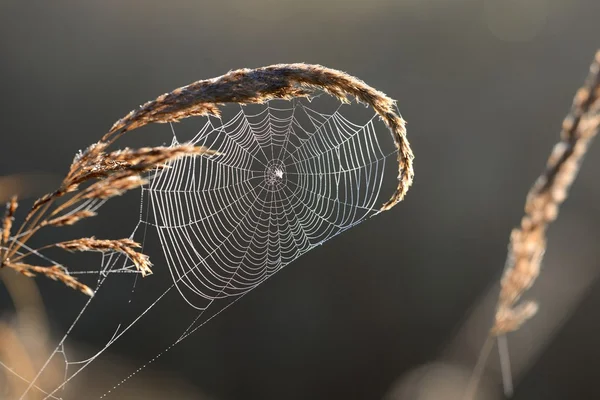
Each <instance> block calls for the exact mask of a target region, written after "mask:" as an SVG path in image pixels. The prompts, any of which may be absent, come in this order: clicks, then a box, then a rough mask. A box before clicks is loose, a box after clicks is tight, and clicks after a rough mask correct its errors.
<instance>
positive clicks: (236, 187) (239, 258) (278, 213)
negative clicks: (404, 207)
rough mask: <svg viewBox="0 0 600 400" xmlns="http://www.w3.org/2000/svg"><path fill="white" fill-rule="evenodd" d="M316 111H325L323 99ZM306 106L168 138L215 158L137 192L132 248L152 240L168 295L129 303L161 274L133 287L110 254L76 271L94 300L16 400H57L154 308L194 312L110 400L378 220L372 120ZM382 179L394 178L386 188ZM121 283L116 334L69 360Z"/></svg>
mask: <svg viewBox="0 0 600 400" xmlns="http://www.w3.org/2000/svg"><path fill="white" fill-rule="evenodd" d="M317 100H319V101H321V102H322V103H323V104H325V107H326V106H327V105H328V103H327V100H322V99H321V98H318V99H317ZM314 103H315V100H314V99H313V101H308V100H304V99H294V100H292V101H282V100H275V101H271V102H269V103H267V104H265V105H259V106H258V105H253V106H245V107H241V106H229V107H228V109H229V115H227V116H226V117H223V118H222V119H219V118H214V117H208V118H205V121H204V124H203V125H202V127H201V129H200V130H199V131H197V132H196V133H195V135H194V136H193V137H191V138H190V139H188V140H184V139H183V136H185V134H184V133H181V132H177V133H176V132H175V130H173V137H172V145H175V144H179V143H182V142H191V143H193V144H196V145H202V146H207V147H209V148H211V149H213V150H217V151H218V152H219V154H217V155H213V156H210V157H197V158H183V159H180V160H178V161H175V162H173V163H171V164H170V165H169V166H168V168H165V169H163V170H160V171H155V172H154V173H153V174H152V176H151V183H150V184H149V186H148V187H144V188H142V191H141V205H140V216H139V220H138V222H137V224H136V226H135V229H134V231H133V233H132V234H131V237H132V238H136V239H137V240H140V241H141V242H142V243H145V242H146V239H147V237H148V235H149V233H150V232H156V234H157V236H158V242H159V244H160V248H161V249H162V252H163V254H164V259H165V261H166V265H167V266H168V271H169V273H170V278H171V279H170V283H169V285H168V287H167V288H166V289H164V290H160V291H159V292H154V294H151V295H148V294H147V293H145V294H144V295H142V296H139V297H141V298H142V299H141V300H139V299H137V298H136V297H138V296H134V295H136V294H138V293H137V292H139V291H140V288H141V287H144V285H145V284H146V282H148V280H152V279H153V278H155V279H156V278H157V276H156V275H158V274H159V273H160V271H157V269H159V268H161V266H162V265H161V264H162V263H160V264H159V263H155V264H156V265H155V267H154V271H155V274H154V275H153V276H151V277H149V278H147V279H146V280H144V281H143V282H141V281H139V280H138V279H137V278H138V273H137V271H136V269H135V267H134V266H133V265H131V263H130V262H129V261H128V260H126V259H124V258H123V257H122V256H120V255H119V254H106V255H103V256H102V262H101V268H100V270H96V271H94V270H87V271H74V272H73V274H74V275H75V274H80V275H83V276H85V275H91V276H92V277H93V276H95V277H96V279H97V281H96V284H95V287H96V293H97V295H96V296H95V297H94V298H93V299H89V300H88V301H87V302H86V303H85V304H84V305H83V306H82V307H81V309H80V311H79V312H78V313H77V316H76V317H75V319H74V321H73V322H72V324H71V325H70V327H69V329H68V330H67V332H66V334H65V335H64V336H63V338H62V339H61V340H60V341H59V343H58V345H57V346H56V348H55V349H54V351H53V352H52V353H51V355H50V357H49V358H48V360H47V362H46V363H45V364H44V365H43V367H42V368H41V369H40V371H39V373H38V374H37V376H36V377H35V378H34V379H33V380H30V381H29V387H28V389H27V390H26V391H25V392H24V393H23V395H22V396H21V399H25V398H27V397H26V395H27V393H28V392H29V391H34V390H38V391H39V392H41V393H43V394H44V395H45V396H46V397H45V398H52V399H55V398H61V393H62V392H63V390H64V388H65V386H66V384H67V383H68V382H70V381H72V380H73V379H74V378H76V377H77V376H78V375H80V373H82V372H83V371H84V369H86V368H87V367H88V366H89V365H90V364H92V363H93V362H94V361H95V360H96V359H97V358H98V357H100V355H102V354H103V353H104V352H105V351H106V350H107V349H108V348H109V347H111V346H112V345H113V344H114V343H116V342H117V341H118V340H119V339H120V338H121V337H123V336H124V335H125V334H126V333H129V334H130V335H131V334H132V333H131V332H130V331H131V330H132V329H133V328H134V327H135V326H137V325H139V323H140V321H141V320H142V318H143V317H144V316H145V315H147V314H148V313H149V312H150V311H151V310H153V309H157V308H160V307H159V303H161V302H164V301H166V300H165V299H167V297H171V300H173V298H175V299H177V300H178V301H180V302H181V300H182V299H183V300H184V301H185V302H186V303H187V305H189V307H187V309H188V310H189V311H191V312H190V313H189V314H190V317H189V319H188V322H187V323H186V324H185V326H184V327H183V328H182V329H180V330H179V332H182V333H180V334H178V336H176V340H175V341H174V342H170V344H168V345H167V346H166V348H164V350H162V351H160V352H159V353H158V354H157V355H156V356H155V357H153V358H152V359H151V360H150V361H149V362H147V363H146V364H144V365H142V366H141V367H140V368H138V369H137V370H136V371H134V372H133V373H132V374H130V375H129V376H127V377H125V379H122V380H121V382H119V383H118V384H117V385H115V386H114V387H113V388H112V389H110V390H108V391H107V392H105V393H104V394H102V395H101V396H100V398H104V397H108V396H109V395H111V394H112V393H113V391H114V389H116V388H117V387H119V386H121V385H122V384H124V383H125V382H126V381H128V380H129V379H130V378H131V377H133V376H134V375H136V374H137V373H138V372H139V371H141V370H142V369H144V368H145V367H146V366H147V365H149V364H150V363H152V362H154V361H155V360H156V359H158V358H159V357H161V356H162V355H163V354H164V353H165V352H167V351H169V350H170V349H172V348H173V347H174V346H176V345H177V344H179V343H180V342H182V341H183V340H184V339H186V338H187V337H189V336H190V335H191V334H192V333H194V332H195V331H196V330H198V329H199V328H200V327H202V326H203V325H204V324H205V323H207V322H208V321H209V320H210V319H212V318H213V317H214V316H216V315H218V314H219V313H220V312H222V311H223V310H224V309H226V308H228V307H229V306H230V305H232V304H233V303H234V302H236V301H237V300H239V299H240V298H241V297H243V296H244V295H245V294H247V293H249V292H250V291H251V290H252V289H254V288H256V287H257V286H259V285H260V284H261V283H263V282H264V281H265V280H267V279H269V278H270V277H271V276H273V274H275V273H276V272H277V271H279V270H280V269H282V268H283V267H285V266H286V265H288V264H290V263H291V262H293V261H295V260H296V259H298V258H299V257H300V256H302V255H303V254H305V253H307V252H308V251H310V250H312V249H313V248H315V247H316V246H319V245H321V244H323V243H324V242H326V241H327V240H329V239H331V238H333V237H335V236H336V235H338V234H340V233H342V232H344V231H346V230H347V229H350V228H352V227H353V226H355V225H357V224H359V223H361V222H362V221H364V220H365V219H367V218H369V217H372V216H374V215H376V214H378V213H379V212H381V211H380V207H381V205H382V204H383V203H384V202H385V201H386V200H387V199H388V197H389V194H390V193H392V191H393V188H394V187H395V184H396V181H395V175H394V172H395V171H396V169H397V165H396V164H395V158H396V155H397V151H396V149H395V146H394V145H393V141H392V138H391V136H390V134H389V131H388V130H387V128H386V127H385V125H384V124H383V122H381V121H380V120H379V118H378V117H377V116H376V114H374V113H373V112H371V111H370V110H369V111H367V109H365V108H363V107H360V106H358V105H356V104H354V105H348V106H347V105H337V104H336V105H335V107H331V104H329V107H330V108H332V111H331V112H329V113H322V112H318V111H316V109H315V108H316V107H315V105H314ZM345 110H350V111H351V112H344V111H345ZM347 115H352V119H353V120H357V119H358V120H359V122H360V123H359V124H357V123H355V122H352V121H351V120H350V119H349V118H348V117H347ZM386 171H388V172H391V173H390V174H389V175H390V176H389V177H387V178H388V179H387V180H385V179H384V178H385V177H386V173H385V172H386ZM384 188H385V190H382V189H384ZM101 205H102V204H100V203H93V204H89V205H87V206H86V207H93V208H94V209H96V208H98V207H100V206H101ZM25 249H26V250H27V247H25ZM121 274H130V276H132V277H133V280H129V282H130V283H129V285H131V286H130V288H131V290H130V291H129V295H128V299H127V300H125V299H121V301H122V302H124V303H125V304H120V305H119V307H122V308H123V311H122V313H121V314H120V315H121V316H120V317H119V318H120V320H119V321H118V323H117V324H116V328H115V326H114V325H113V327H112V328H108V327H105V328H106V329H108V330H107V331H106V332H108V336H107V337H108V338H109V339H108V340H106V341H105V344H104V345H103V346H101V347H100V348H99V349H97V350H94V351H93V352H92V353H91V355H90V356H89V357H80V358H78V359H76V360H74V359H72V358H71V357H67V353H68V351H67V350H68V345H67V339H68V338H69V337H70V335H71V334H72V331H73V330H74V329H75V328H76V327H77V326H78V324H80V323H82V322H81V321H82V319H84V318H85V315H86V314H89V313H91V312H92V311H91V310H89V308H91V307H92V304H93V302H94V301H97V300H96V299H97V298H98V297H100V296H99V295H103V294H104V293H105V292H106V291H107V290H109V289H107V290H104V289H103V287H106V286H110V285H111V283H109V281H108V279H109V278H111V277H112V276H117V277H118V276H123V275H121ZM111 279H112V278H111ZM163 281H164V279H163ZM117 285H118V284H117ZM120 286H121V287H122V286H123V285H120ZM110 290H111V291H112V290H114V286H113V289H110ZM157 293H160V294H159V295H158V296H156V294H157ZM174 295H175V296H174ZM134 304H135V305H137V308H136V306H134ZM129 308H130V311H129V312H128V311H126V310H127V309H129ZM56 357H59V358H61V359H62V360H64V366H65V369H64V380H63V382H62V383H60V384H59V385H58V386H57V387H55V388H52V389H47V388H41V387H39V386H38V382H37V381H38V379H39V378H40V376H41V375H42V373H43V372H44V370H45V369H46V368H47V367H48V365H49V364H50V362H51V360H53V359H55V358H56ZM2 365H4V364H2ZM4 366H5V365H4ZM10 372H11V373H13V374H15V375H16V374H17V373H18V371H13V370H10ZM22 379H23V380H25V379H24V378H22Z"/></svg>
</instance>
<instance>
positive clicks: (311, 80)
mask: <svg viewBox="0 0 600 400" xmlns="http://www.w3.org/2000/svg"><path fill="white" fill-rule="evenodd" d="M319 90H322V91H325V92H326V93H329V94H330V95H332V96H334V97H336V98H338V99H339V100H340V101H342V102H348V97H354V98H356V99H357V100H358V101H359V102H361V103H364V104H368V105H369V106H371V107H372V108H373V109H374V110H375V112H377V114H378V115H379V116H380V117H381V118H382V120H383V121H384V122H385V124H386V125H387V126H388V128H389V129H390V131H391V134H392V137H393V139H394V143H395V145H396V147H397V149H398V186H397V188H396V191H395V192H394V194H393V195H392V196H391V198H390V199H389V200H388V201H387V202H386V203H385V204H384V205H383V207H382V209H383V210H388V209H390V208H392V207H393V206H394V205H395V204H396V203H398V202H399V201H401V200H402V199H403V198H404V196H405V194H406V192H407V191H408V189H409V187H410V186H411V184H412V180H413V176H414V172H413V158H414V156H413V153H412V150H411V148H410V145H409V143H408V140H407V138H406V128H405V121H404V119H402V117H400V116H399V115H398V114H397V113H396V111H395V101H394V100H392V99H391V98H389V97H388V96H386V95H385V94H384V93H382V92H380V91H378V90H375V89H373V88H372V87H370V86H369V85H367V84H366V83H365V82H363V81H361V80H360V79H357V78H355V77H353V76H351V75H348V74H346V73H344V72H341V71H337V70H335V69H331V68H326V67H323V66H321V65H310V64H302V63H298V64H276V65H271V66H268V67H263V68H257V69H239V70H235V71H231V72H229V73H227V74H225V75H223V76H220V77H218V78H213V79H207V80H202V81H197V82H194V83H191V84H189V85H187V86H183V87H180V88H178V89H175V90H174V91H172V92H170V93H165V94H163V95H161V96H159V97H157V98H156V99H155V100H152V101H149V102H147V103H145V104H143V105H142V106H140V107H139V108H138V109H137V110H133V111H131V112H130V113H129V114H127V115H126V116H125V117H123V118H122V119H120V120H119V121H117V122H116V123H115V124H114V125H113V126H112V128H111V129H110V131H109V132H108V133H107V134H106V135H105V136H104V137H103V139H102V140H103V141H106V142H109V141H112V140H114V139H115V138H117V137H119V136H120V135H121V134H123V133H125V132H127V131H130V130H133V129H136V128H139V127H141V126H144V125H146V124H149V123H154V122H159V123H165V122H175V121H179V120H181V119H184V118H188V117H191V116H200V115H214V116H218V115H219V106H220V105H221V104H224V103H239V104H252V103H265V102H267V101H269V100H272V99H291V98H294V97H309V96H311V95H313V94H314V93H315V92H316V91H319Z"/></svg>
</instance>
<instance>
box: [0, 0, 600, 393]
mask: <svg viewBox="0 0 600 400" xmlns="http://www.w3.org/2000/svg"><path fill="white" fill-rule="evenodd" d="M599 17H600V2H598V1H597V0H485V1H484V0H477V1H476V0H337V1H336V0H304V1H292V0H278V1H274V0H223V1H192V0H188V1H184V0H172V1H168V2H165V1H154V0H150V1H131V0H127V1H123V0H105V1H85V2H81V1H52V2H47V1H29V2H24V1H13V0H8V1H7V0H2V1H1V2H0V87H1V88H2V95H1V96H0V104H1V105H0V132H1V133H0V134H1V137H2V141H1V142H0V175H2V176H4V177H5V178H3V179H2V180H0V184H1V187H0V197H2V199H3V200H5V199H6V198H7V197H8V196H9V195H10V194H11V192H13V191H17V192H18V193H21V194H22V195H23V196H24V197H25V198H29V200H30V201H31V200H32V198H33V197H35V196H36V195H39V194H41V193H43V192H44V191H45V190H48V189H51V188H52V187H53V185H55V184H56V183H58V182H59V181H60V178H61V176H62V175H63V174H64V172H65V171H66V169H67V167H68V165H69V163H70V161H71V160H72V157H73V155H74V154H75V152H76V151H77V150H79V149H81V148H84V147H86V146H87V145H88V144H90V143H92V142H93V141H95V140H97V138H99V137H100V135H101V134H102V133H103V132H105V131H106V130H107V128H108V127H110V125H111V124H112V122H113V121H114V120H116V119H117V118H119V117H121V116H122V115H124V114H125V113H126V112H128V111H129V110H130V109H132V108H133V107H135V106H136V105H138V104H141V103H142V102H144V101H146V100H149V99H151V98H154V97H156V96H157V95H158V94H161V93H163V92H166V91H169V90H171V89H173V88H175V87H178V86H181V85H184V84H187V83H189V82H192V81H194V80H197V79H203V78H210V77H214V76H218V75H221V74H223V73H225V72H227V71H229V70H230V69H235V68H241V67H258V66H262V65H268V64H272V63H278V62H300V61H302V62H309V63H320V64H323V65H326V66H329V67H333V68H337V69H341V70H345V71H347V72H349V73H351V74H353V75H355V76H358V77H360V78H361V79H363V80H365V81H366V82H367V83H369V84H371V85H373V86H374V87H376V88H378V89H381V90H383V91H384V92H386V93H387V94H389V95H390V96H391V97H393V98H395V99H397V100H398V106H399V108H400V110H401V112H402V114H403V116H404V117H405V118H406V120H407V121H408V132H409V139H410V141H411V143H412V145H413V149H414V151H415V154H416V160H415V169H416V180H415V184H414V186H413V188H412V189H411V190H410V192H409V194H408V196H407V198H406V200H405V201H404V202H403V203H402V204H400V205H399V206H398V207H396V208H394V209H393V211H391V212H389V213H386V214H383V215H381V216H379V217H377V218H374V219H371V220H369V221H367V222H366V223H364V224H362V225H360V226H358V227H357V228H355V229H352V230H351V231H348V232H346V233H344V234H343V235H341V236H338V237H336V238H335V239H334V240H332V241H330V242H328V243H327V245H325V246H321V247H319V248H317V249H315V250H314V251H312V252H310V253H308V254H307V255H305V256H303V257H301V258H300V259H298V260H297V261H296V262H295V263H294V264H292V265H291V266H289V267H288V268H286V269H284V270H283V271H281V272H280V273H278V275H277V276H275V277H274V278H272V279H270V281H269V282H268V283H266V284H265V285H262V286H261V287H260V288H258V289H256V290H255V291H253V292H252V293H251V294H249V295H248V296H246V297H245V298H244V299H243V300H242V301H240V302H238V303H237V304H236V305H235V306H234V307H232V308H230V309H228V310H227V311H226V312H225V313H223V314H221V315H220V316H219V317H218V318H215V319H214V320H212V321H211V322H210V323H209V324H207V325H206V326H205V327H203V328H202V329H201V330H199V331H198V332H197V333H195V334H194V335H193V336H192V337H190V338H189V339H187V340H186V341H185V343H182V344H181V345H180V346H178V347H176V348H174V349H173V350H171V351H170V352H169V353H168V354H167V355H166V356H164V357H161V359H159V360H158V361H157V362H155V363H153V364H152V365H150V366H149V367H147V368H146V369H144V371H143V372H142V373H141V374H140V375H139V376H136V377H135V378H133V379H132V380H131V381H128V382H127V383H126V384H125V385H123V387H122V388H119V389H118V390H117V391H115V392H114V394H112V395H111V396H112V398H211V399H218V400H233V399H247V400H252V399H261V400H270V399H315V400H318V399H382V398H384V397H385V398H387V399H390V400H395V399H454V398H456V399H459V398H460V393H461V390H463V389H464V385H465V382H466V379H468V375H469V373H470V370H471V369H472V367H473V365H474V362H475V359H476V357H477V354H478V351H479V349H480V347H481V344H482V343H483V340H484V338H485V333H486V329H487V328H488V327H489V324H490V323H491V320H492V315H493V311H494V296H495V295H496V294H497V282H498V280H499V278H500V276H501V272H502V268H503V264H504V259H505V255H506V246H507V242H508V235H509V232H510V230H511V229H512V228H513V227H514V226H516V225H517V224H518V222H519V219H520V216H521V214H522V207H523V203H524V199H525V193H526V192H527V190H528V188H529V186H530V185H531V184H532V183H533V181H534V179H535V178H536V177H537V175H538V174H539V173H540V172H541V170H542V168H543V166H544V164H545V161H546V157H547V155H548V154H549V151H550V149H551V146H552V145H553V143H554V142H555V141H556V140H557V137H558V132H559V129H560V124H561V121H562V118H563V117H564V115H565V114H566V112H567V111H568V109H569V107H570V103H571V100H572V97H573V94H574V92H575V90H576V89H577V88H578V87H579V86H580V85H581V84H582V82H583V79H584V77H585V76H586V74H587V68H588V65H589V63H590V62H591V60H592V57H593V54H594V52H595V51H596V49H597V48H599V47H600V24H599V23H598V21H599ZM161 138H162V139H161ZM134 139H135V140H137V142H135V141H133V140H134ZM134 139H131V140H132V142H131V143H129V142H127V143H126V144H136V145H146V144H157V143H160V140H164V141H168V140H170V130H169V127H168V126H160V127H153V128H152V129H151V130H150V131H149V133H148V134H142V133H139V134H137V136H136V137H135V138H134ZM597 144H598V143H596V145H597ZM599 168H600V150H599V149H598V146H595V145H593V146H592V149H591V151H590V154H589V156H588V157H587V159H586V161H585V164H584V166H583V169H582V171H581V175H580V177H579V179H578V180H577V181H576V183H575V185H574V187H573V190H572V193H571V196H570V198H569V200H568V201H567V203H566V205H565V206H564V207H563V209H562V211H561V215H560V217H559V219H558V221H557V223H556V224H555V225H554V226H553V227H552V228H551V231H550V237H549V248H548V251H547V255H546V259H545V263H544V270H543V272H542V274H541V277H540V279H539V281H538V283H536V286H535V288H534V289H533V290H532V291H531V292H530V293H529V294H528V296H527V297H528V298H533V299H537V300H539V302H540V305H541V307H540V312H539V314H538V316H537V317H536V318H535V319H534V320H533V321H531V323H529V324H527V325H526V326H525V327H524V328H523V329H522V330H521V331H519V332H517V333H516V334H513V335H511V336H509V346H510V348H511V358H512V360H513V367H514V371H513V372H514V375H515V380H516V392H515V399H566V398H580V399H583V398H595V397H597V396H598V394H599V393H600V387H599V386H598V380H597V376H598V372H599V371H600V346H599V341H598V338H599V337H600V316H599V315H598V312H597V310H598V304H600V285H599V284H598V282H597V280H596V277H597V275H598V272H599V271H600V263H599V261H598V258H599V256H600V252H599V250H598V238H600V205H599V204H600V184H599V183H598V175H597V171H598V170H599ZM15 174H19V175H15ZM25 202H26V201H25ZM138 202H139V198H136V196H135V195H134V196H133V197H130V198H124V199H122V200H121V199H119V200H114V203H115V204H113V205H108V206H107V207H106V208H104V209H102V210H101V211H102V215H103V216H104V217H103V218H102V219H100V220H98V221H95V224H96V225H82V226H81V227H76V228H74V229H76V230H75V232H79V233H80V234H81V235H89V234H90V232H89V231H88V230H87V229H90V227H91V226H93V227H94V228H93V229H94V232H93V233H94V234H96V235H97V236H98V237H114V236H117V235H116V234H115V231H119V229H125V232H130V231H131V229H130V228H129V227H127V226H126V227H125V228H122V226H121V221H125V220H127V218H132V215H133V217H135V218H137V208H136V207H137V204H138ZM135 218H134V219H135ZM132 221H133V220H132ZM128 229H129V230H128ZM60 234H62V233H60ZM43 239H44V237H43V236H42V238H41V240H43ZM45 239H48V237H45ZM157 254H158V256H157V257H160V253H157ZM96 261H97V260H96ZM155 263H156V267H155V268H161V262H160V261H159V258H156V259H155ZM165 276H166V275H165ZM150 279H152V278H150ZM165 279H166V278H165ZM38 281H39V286H40V291H41V294H42V299H43V302H44V304H45V313H46V315H47V320H48V321H49V322H48V327H49V328H48V329H49V333H48V335H49V337H48V341H49V343H55V342H56V339H57V338H59V337H60V335H62V333H63V332H64V330H65V328H66V327H67V326H68V324H69V323H70V321H71V320H72V317H73V311H74V310H75V309H76V308H77V307H78V306H77V303H73V301H72V299H73V296H74V295H73V294H72V293H71V292H70V291H67V290H66V289H64V288H59V287H58V284H54V283H53V282H50V283H48V282H42V280H38ZM142 284H145V282H141V283H138V285H142ZM148 285H150V284H148ZM150 287H152V286H150ZM148 290H150V289H148ZM147 295H148V296H151V293H150V294H147ZM117 300H124V301H126V300H125V299H120V298H119V299H117ZM115 304H119V303H118V302H117V301H116V300H115ZM14 311H15V307H13V304H12V301H11V297H10V296H9V295H8V293H7V291H6V290H5V288H4V286H0V318H2V319H3V321H5V322H6V323H7V324H10V323H11V322H10V321H11V318H13V317H12V316H13V314H14ZM159 311H161V312H160V313H158V315H157V316H155V320H154V322H153V323H152V324H151V325H150V326H148V325H146V327H145V330H144V331H142V332H141V333H140V334H139V335H137V336H136V340H135V341H130V342H128V343H127V344H126V345H125V344H123V345H115V346H113V347H111V349H109V352H108V356H107V357H106V358H105V359H103V360H102V361H99V362H98V365H99V366H101V367H97V368H96V369H95V371H96V373H95V374H94V375H91V374H88V375H86V376H85V377H84V379H83V380H80V382H78V383H77V384H76V385H75V387H76V389H75V390H77V391H78V392H77V394H76V395H75V397H74V398H97V397H98V395H99V394H102V393H104V392H106V391H107V390H108V389H110V388H111V387H112V386H114V385H116V384H117V383H118V382H119V381H120V380H121V379H123V378H125V377H126V376H127V375H129V374H130V373H131V372H133V371H134V370H135V369H136V368H137V367H139V366H140V365H141V364H144V363H146V362H147V361H148V360H149V359H150V358H152V357H153V356H154V355H156V353H157V352H159V351H160V350H161V349H162V348H164V347H165V346H166V345H167V344H168V343H170V342H172V341H173V340H174V338H175V339H176V337H177V335H178V331H177V329H179V328H177V327H175V326H179V325H177V323H180V322H181V321H178V320H177V318H178V315H179V314H180V310H178V309H165V310H159ZM181 313H182V314H183V311H181ZM109 317H110V310H106V309H105V310H103V311H102V310H98V311H97V313H96V314H94V318H93V319H90V320H89V321H87V322H85V325H84V326H83V328H84V329H83V330H82V331H81V333H78V334H77V336H75V337H74V338H73V340H74V341H75V342H76V343H78V346H79V348H81V349H85V348H86V346H87V347H94V346H98V345H99V344H101V343H102V341H103V340H105V339H106V337H105V336H103V335H101V334H96V332H101V331H102V329H103V328H102V327H103V321H104V319H105V318H106V319H108V318H109ZM161 318H164V319H161ZM179 333H180V331H179ZM174 335H175V336H174ZM163 342H164V343H163ZM157 343H158V344H157ZM5 346H8V345H6V343H5ZM4 350H5V351H4V353H2V354H3V356H4V357H6V353H7V347H6V348H5V349H4ZM72 351H77V349H72ZM5 360H6V359H5ZM488 367H489V368H488V369H487V372H486V378H485V381H484V382H483V386H484V388H483V392H485V393H483V392H482V393H481V394H480V398H482V399H484V398H485V399H491V398H498V397H497V396H499V394H500V393H501V385H500V378H499V373H498V362H497V357H495V356H493V357H492V358H491V359H490V362H489V363H488ZM0 382H1V381H0ZM0 392H2V391H1V390H0ZM486 393H487V394H486ZM0 396H1V394H0ZM111 396H109V398H111ZM201 396H202V397H201ZM204 396H205V397H204Z"/></svg>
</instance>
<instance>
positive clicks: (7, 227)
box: [2, 196, 19, 246]
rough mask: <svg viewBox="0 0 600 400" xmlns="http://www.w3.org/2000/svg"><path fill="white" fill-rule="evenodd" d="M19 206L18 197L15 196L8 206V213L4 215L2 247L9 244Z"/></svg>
mask: <svg viewBox="0 0 600 400" xmlns="http://www.w3.org/2000/svg"><path fill="white" fill-rule="evenodd" d="M18 206H19V203H17V196H13V197H12V198H11V199H10V201H9V202H8V203H7V204H6V212H5V214H4V220H3V223H2V246H5V245H6V243H8V239H9V238H10V231H11V229H12V224H13V220H14V216H15V212H16V211H17V207H18Z"/></svg>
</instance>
